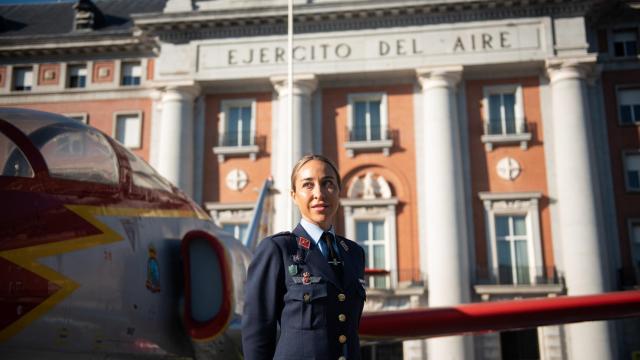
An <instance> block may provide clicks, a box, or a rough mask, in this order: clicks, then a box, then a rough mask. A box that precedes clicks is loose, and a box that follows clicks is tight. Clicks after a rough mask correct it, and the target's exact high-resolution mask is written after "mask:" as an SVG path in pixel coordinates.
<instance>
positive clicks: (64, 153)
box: [0, 109, 119, 184]
mask: <svg viewBox="0 0 640 360" xmlns="http://www.w3.org/2000/svg"><path fill="white" fill-rule="evenodd" d="M0 111H1V114H2V118H3V119H5V120H7V121H9V122H10V123H11V124H12V125H14V126H15V127H17V128H18V129H19V130H20V131H22V133H24V134H25V135H26V136H27V137H28V138H29V140H30V141H31V142H32V143H33V145H34V146H35V147H36V148H37V149H38V150H40V152H41V153H42V157H43V158H44V160H45V162H46V164H47V168H48V170H49V175H50V176H51V177H57V178H63V179H71V180H78V181H89V182H97V183H103V184H118V182H119V175H118V159H117V157H116V154H115V152H114V150H113V148H112V147H111V144H110V143H109V142H108V140H107V139H106V138H105V137H104V135H102V134H101V133H100V132H99V131H98V130H96V129H94V128H92V127H89V126H86V125H84V124H82V123H80V122H78V121H75V120H71V119H69V118H66V117H64V116H60V115H56V114H51V113H45V112H39V111H33V110H25V109H0ZM16 156H17V155H16ZM9 166H10V167H11V166H14V165H9ZM21 171H22V170H21Z"/></svg>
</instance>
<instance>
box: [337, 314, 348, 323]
mask: <svg viewBox="0 0 640 360" xmlns="http://www.w3.org/2000/svg"><path fill="white" fill-rule="evenodd" d="M338 320H340V322H345V321H347V315H345V314H340V315H338Z"/></svg>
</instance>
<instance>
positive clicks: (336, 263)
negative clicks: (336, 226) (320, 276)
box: [320, 231, 342, 282]
mask: <svg viewBox="0 0 640 360" xmlns="http://www.w3.org/2000/svg"><path fill="white" fill-rule="evenodd" d="M320 241H324V244H325V246H326V247H327V250H328V252H327V254H326V257H327V260H328V262H329V267H331V269H333V273H334V274H335V275H336V277H337V278H338V281H340V282H342V261H340V258H339V257H338V255H337V254H336V251H335V250H334V248H333V235H332V234H331V233H329V232H326V231H325V232H324V233H322V236H321V237H320Z"/></svg>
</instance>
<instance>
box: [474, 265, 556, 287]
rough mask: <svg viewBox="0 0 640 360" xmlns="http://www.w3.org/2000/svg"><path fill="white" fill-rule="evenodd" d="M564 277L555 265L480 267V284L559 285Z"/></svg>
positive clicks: (478, 282)
mask: <svg viewBox="0 0 640 360" xmlns="http://www.w3.org/2000/svg"><path fill="white" fill-rule="evenodd" d="M562 283H563V279H562V277H561V276H560V275H559V274H558V272H557V270H556V269H555V268H554V267H542V268H541V267H535V266H533V267H532V266H498V267H496V268H491V269H486V268H478V270H477V279H476V284H478V285H542V284H545V285H551V284H554V285H557V284H562Z"/></svg>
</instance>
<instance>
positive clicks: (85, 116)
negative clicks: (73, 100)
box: [62, 112, 89, 124]
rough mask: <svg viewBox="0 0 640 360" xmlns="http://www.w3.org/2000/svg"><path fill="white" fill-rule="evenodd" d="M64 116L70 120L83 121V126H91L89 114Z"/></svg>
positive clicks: (67, 114)
mask: <svg viewBox="0 0 640 360" xmlns="http://www.w3.org/2000/svg"><path fill="white" fill-rule="evenodd" d="M62 115H63V116H66V117H68V118H76V119H77V120H79V121H81V122H82V123H83V124H89V113H86V112H78V113H63V114H62Z"/></svg>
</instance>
